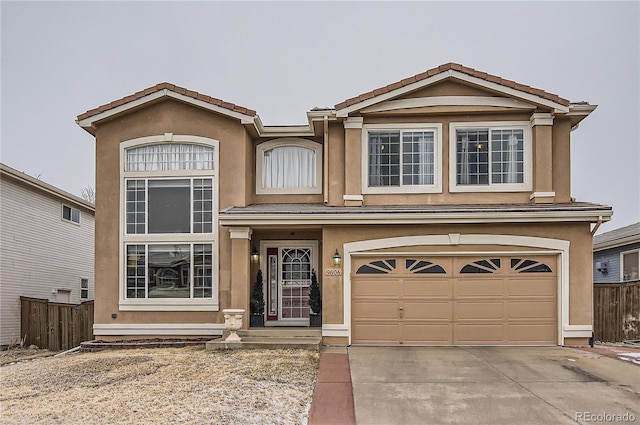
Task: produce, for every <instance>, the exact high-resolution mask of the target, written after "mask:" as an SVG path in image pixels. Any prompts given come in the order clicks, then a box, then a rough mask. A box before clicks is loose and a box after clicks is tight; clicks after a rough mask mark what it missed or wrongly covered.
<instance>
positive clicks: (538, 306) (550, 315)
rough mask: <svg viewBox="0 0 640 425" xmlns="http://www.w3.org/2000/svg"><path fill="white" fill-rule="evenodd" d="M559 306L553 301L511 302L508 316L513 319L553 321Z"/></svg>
mask: <svg viewBox="0 0 640 425" xmlns="http://www.w3.org/2000/svg"><path fill="white" fill-rule="evenodd" d="M557 309H558V306H557V304H556V302H555V300H553V301H511V302H509V307H508V310H507V311H508V315H509V317H510V318H512V319H551V320H555V318H556V316H557Z"/></svg>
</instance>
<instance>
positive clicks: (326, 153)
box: [77, 63, 612, 345]
mask: <svg viewBox="0 0 640 425" xmlns="http://www.w3.org/2000/svg"><path fill="white" fill-rule="evenodd" d="M594 109H595V106H593V105H589V104H588V103H585V102H578V103H571V102H569V101H568V100H566V99H563V98H561V97H559V96H557V95H555V94H551V93H548V92H545V91H543V90H540V89H535V88H532V87H529V86H526V85H522V84H519V83H516V82H513V81H509V80H505V79H502V78H500V77H496V76H493V75H489V74H487V73H484V72H479V71H476V70H474V69H471V68H467V67H464V66H461V65H458V64H452V63H449V64H445V65H442V66H440V67H437V68H434V69H431V70H428V71H426V72H424V73H421V74H418V75H415V76H413V77H410V78H406V79H404V80H401V81H398V82H396V83H393V84H389V85H388V86H385V87H381V88H378V89H376V90H373V91H371V92H368V93H364V94H362V95H360V96H357V97H354V98H350V99H347V100H346V101H344V102H341V103H339V104H337V105H335V107H334V108H316V109H313V110H311V111H309V112H308V113H307V117H308V123H307V124H306V125H299V126H265V125H263V123H262V121H261V120H260V118H259V116H258V115H257V113H256V112H255V111H253V110H251V109H247V108H245V107H241V106H238V105H235V104H233V103H228V102H225V101H222V100H219V99H216V98H212V97H210V96H206V95H203V94H200V93H197V92H193V91H190V90H187V89H184V88H181V87H177V86H174V85H172V84H168V83H161V84H158V85H156V86H154V87H150V88H148V89H146V90H143V91H140V92H138V93H135V94H133V95H131V96H128V97H125V98H122V99H119V100H116V101H113V102H111V103H109V104H106V105H103V106H100V107H98V108H96V109H92V110H90V111H88V112H86V113H83V114H81V115H80V116H78V118H77V122H78V124H79V125H80V126H81V127H82V128H83V129H85V130H86V131H88V132H90V133H91V134H92V135H94V136H95V138H96V179H97V181H96V193H97V200H96V238H97V245H96V310H95V311H96V313H95V323H96V324H95V327H94V331H95V334H96V336H97V337H99V338H101V339H125V338H145V337H158V336H169V335H171V336H179V337H194V336H200V337H203V336H214V335H220V334H221V333H222V330H223V322H224V319H223V315H222V310H223V309H226V308H242V309H245V310H246V311H247V312H248V311H249V301H250V296H251V284H252V282H254V281H255V276H256V273H257V271H258V269H261V270H262V272H263V273H264V276H265V285H264V291H265V294H264V295H265V300H266V308H265V314H264V319H265V323H266V326H287V327H290V326H307V325H308V323H309V319H308V318H309V306H308V290H309V289H308V287H309V283H310V276H311V271H312V270H317V272H318V277H319V279H320V281H321V288H322V294H323V311H322V314H323V319H322V320H323V324H322V336H323V339H324V342H325V343H327V344H335V345H348V344H417V345H429V344H438V345H447V344H455V345H459V344H474V345H495V344H511V345H514V344H515V345H528V344H529V345H532V344H536V345H537V344H548V345H558V344H559V345H574V344H586V343H587V339H588V338H589V337H590V336H591V333H592V301H591V300H592V272H591V244H592V233H591V224H593V223H597V222H602V221H607V220H609V219H610V217H611V214H612V211H611V208H610V207H607V206H602V205H597V204H591V203H583V202H575V201H573V200H572V198H571V192H570V136H571V132H572V131H573V130H574V129H576V128H577V126H578V124H579V123H580V121H582V120H583V119H584V118H586V117H587V116H588V115H589V114H590V113H591V112H592V111H593V110H594ZM252 253H255V254H257V256H258V257H259V260H258V261H257V262H252V261H251V257H252V255H251V254H252ZM245 326H246V324H245Z"/></svg>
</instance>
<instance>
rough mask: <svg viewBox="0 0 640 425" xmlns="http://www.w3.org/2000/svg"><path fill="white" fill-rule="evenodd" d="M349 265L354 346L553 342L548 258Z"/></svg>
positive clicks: (552, 278)
mask: <svg viewBox="0 0 640 425" xmlns="http://www.w3.org/2000/svg"><path fill="white" fill-rule="evenodd" d="M353 264H354V266H353V270H352V275H351V284H352V289H351V294H352V309H351V315H352V343H353V344H416V345H465V344H468V345H501V344H511V345H538V344H544V345H547V344H548V345H555V344H557V274H556V259H555V257H553V256H531V255H514V256H486V257H438V256H434V257H423V256H420V257H398V256H394V257H389V258H387V257H358V258H355V259H354V261H353Z"/></svg>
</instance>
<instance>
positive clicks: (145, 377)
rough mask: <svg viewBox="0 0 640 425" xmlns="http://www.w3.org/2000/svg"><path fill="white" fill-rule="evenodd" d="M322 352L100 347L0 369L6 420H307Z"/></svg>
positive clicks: (1, 413)
mask: <svg viewBox="0 0 640 425" xmlns="http://www.w3.org/2000/svg"><path fill="white" fill-rule="evenodd" d="M318 361H319V354H318V353H317V352H313V351H307V350H237V351H206V350H204V348H201V347H190V348H166V349H141V350H118V351H102V352H97V353H82V354H71V355H67V356H62V357H47V358H38V359H35V360H31V361H28V362H24V363H16V364H9V365H5V366H3V367H2V368H0V374H1V380H0V416H1V417H2V423H3V424H24V423H30V424H37V423H40V424H45V423H46V424H50V423H60V424H66V423H92V424H93V423H104V424H106V423H109V424H117V423H135V424H162V423H172V424H173V423H216V424H300V423H306V416H307V413H308V410H309V406H310V404H311V396H312V393H313V387H314V385H315V381H316V377H317V371H318Z"/></svg>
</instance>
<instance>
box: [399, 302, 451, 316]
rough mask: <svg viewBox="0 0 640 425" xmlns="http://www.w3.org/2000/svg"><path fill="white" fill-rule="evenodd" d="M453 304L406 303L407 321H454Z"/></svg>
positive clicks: (405, 313) (405, 314)
mask: <svg viewBox="0 0 640 425" xmlns="http://www.w3.org/2000/svg"><path fill="white" fill-rule="evenodd" d="M451 305H452V302H450V301H448V302H414V301H412V302H407V301H405V302H404V314H403V317H404V319H406V320H422V319H425V320H430V319H433V320H438V319H440V320H452V318H453V317H452V313H453V309H452V308H451Z"/></svg>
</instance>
